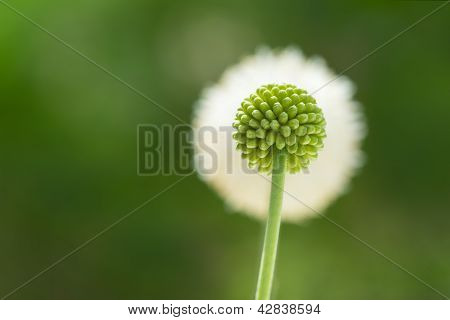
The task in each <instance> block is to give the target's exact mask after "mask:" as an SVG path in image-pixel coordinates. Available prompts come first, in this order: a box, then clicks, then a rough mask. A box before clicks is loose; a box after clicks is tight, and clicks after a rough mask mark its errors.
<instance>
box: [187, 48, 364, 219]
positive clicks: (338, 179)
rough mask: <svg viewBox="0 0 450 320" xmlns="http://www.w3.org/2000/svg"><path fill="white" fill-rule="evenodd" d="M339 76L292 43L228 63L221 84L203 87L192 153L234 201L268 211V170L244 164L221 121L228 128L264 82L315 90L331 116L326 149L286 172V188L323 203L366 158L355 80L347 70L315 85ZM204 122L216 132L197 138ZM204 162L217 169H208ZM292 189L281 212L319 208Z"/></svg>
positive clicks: (241, 207) (248, 209)
mask: <svg viewBox="0 0 450 320" xmlns="http://www.w3.org/2000/svg"><path fill="white" fill-rule="evenodd" d="M335 77H336V74H335V73H333V72H332V71H331V70H330V69H329V68H328V67H327V66H326V64H325V62H324V61H323V60H322V59H321V58H317V57H314V58H309V59H308V58H306V57H305V56H304V55H303V54H302V52H301V51H300V50H299V49H297V48H293V47H289V48H286V49H284V50H276V51H275V50H270V49H268V48H262V49H259V50H258V51H257V52H256V54H255V55H253V56H249V57H246V58H245V59H243V61H242V62H240V63H238V64H237V65H235V66H233V67H231V68H229V69H228V70H227V71H226V72H225V73H224V75H223V76H222V78H221V79H220V81H219V82H218V83H217V84H215V85H213V86H211V87H209V88H206V89H205V90H204V91H203V93H202V95H201V97H200V99H199V101H198V103H197V105H196V108H195V114H194V119H193V126H194V133H195V136H196V139H195V159H196V165H197V168H198V171H199V173H200V176H201V177H202V178H203V180H204V181H206V183H208V184H209V185H210V186H211V187H212V188H213V189H215V190H216V191H217V192H218V193H219V194H220V195H221V196H222V197H223V198H224V199H225V201H226V203H227V204H228V205H229V206H230V207H231V208H233V209H235V210H238V211H242V212H245V213H248V214H250V215H253V216H255V217H258V218H265V216H266V214H267V209H268V205H269V193H270V186H271V185H270V182H269V181H267V179H268V178H267V176H264V177H263V176H261V175H260V174H258V173H256V171H254V172H250V170H249V169H247V168H246V161H244V160H243V159H241V152H240V151H237V150H236V149H235V142H234V141H233V140H232V139H231V132H232V131H231V130H223V128H231V124H232V122H233V119H234V116H235V113H236V110H237V108H238V107H239V106H240V103H241V102H242V100H243V99H244V98H246V97H248V96H249V94H251V93H253V92H255V90H256V89H257V88H258V87H259V86H261V85H264V84H268V83H291V84H293V85H296V86H298V87H299V88H302V89H306V90H307V91H308V93H309V94H312V95H313V96H314V98H316V100H317V103H318V105H319V106H320V108H321V109H322V110H323V113H324V117H325V119H326V121H327V126H326V132H327V138H326V140H325V146H324V149H323V150H322V151H321V153H320V155H319V157H318V159H317V160H315V161H313V162H312V164H311V166H310V167H309V169H308V171H307V172H301V173H297V174H294V175H287V176H286V182H285V190H286V191H287V192H289V193H290V194H291V195H292V196H294V197H296V198H298V199H300V200H301V202H303V203H305V204H306V205H307V206H309V207H311V208H313V209H314V210H317V211H319V212H321V211H322V210H324V209H325V208H326V207H327V206H328V205H329V204H330V203H331V202H332V201H333V200H335V199H336V198H337V197H338V196H339V195H341V194H342V193H343V192H345V191H346V189H347V185H348V183H349V180H350V179H351V177H352V176H353V175H354V174H355V170H356V169H357V168H358V167H359V166H360V165H361V162H362V153H361V151H360V144H361V140H362V139H363V138H364V135H365V124H364V121H363V118H362V115H361V110H360V106H359V104H358V103H357V102H356V101H354V100H353V94H354V87H353V85H352V83H351V82H350V81H349V80H348V79H347V78H345V77H340V78H338V79H336V80H334V81H333V82H331V83H329V84H328V85H326V86H324V87H323V88H322V89H320V90H318V91H317V92H315V91H316V90H317V89H319V88H320V87H322V86H323V85H324V84H326V83H328V82H329V81H330V80H333V79H334V78H335ZM205 127H208V128H214V129H215V130H216V132H219V133H218V134H217V135H215V134H212V131H211V130H208V131H211V134H202V137H201V140H202V141H200V140H199V136H198V130H199V129H200V128H205ZM213 153H214V156H212V154H213ZM199 166H201V168H200V167H199ZM205 167H206V168H214V170H212V171H211V172H206V170H204V168H205ZM292 196H289V195H287V194H285V196H284V200H283V209H282V217H283V219H284V220H289V221H298V220H301V219H302V218H304V217H307V216H312V215H314V214H315V213H314V211H313V210H311V209H310V208H308V207H307V206H305V205H304V204H302V203H301V202H300V201H298V200H296V199H295V198H293V197H292Z"/></svg>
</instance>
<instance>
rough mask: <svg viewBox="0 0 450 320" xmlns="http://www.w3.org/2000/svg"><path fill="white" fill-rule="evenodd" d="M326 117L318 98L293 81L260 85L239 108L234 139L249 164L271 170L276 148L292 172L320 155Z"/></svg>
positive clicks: (264, 170)
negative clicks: (285, 153)
mask: <svg viewBox="0 0 450 320" xmlns="http://www.w3.org/2000/svg"><path fill="white" fill-rule="evenodd" d="M325 124H326V122H325V119H324V117H323V113H322V110H321V109H320V108H319V107H318V106H317V104H316V100H315V99H314V98H313V97H312V96H310V95H308V94H307V92H306V91H305V90H302V89H299V88H297V87H296V86H294V85H291V84H282V85H277V84H269V85H264V86H261V87H260V88H258V89H257V90H256V93H254V94H251V95H250V97H249V98H246V99H245V100H244V101H243V102H242V103H241V106H240V107H239V109H238V111H237V113H236V118H235V121H234V123H233V127H234V128H235V129H236V130H237V131H236V132H234V133H233V138H234V139H235V140H236V141H237V149H238V150H240V151H241V152H242V157H243V158H245V159H248V162H249V166H250V167H252V168H257V169H258V170H259V171H260V172H271V171H272V160H273V152H274V148H277V149H278V150H285V152H287V153H288V154H289V155H288V163H287V168H288V171H289V172H290V173H296V172H299V171H300V170H301V169H302V168H307V167H308V165H309V164H310V162H311V160H312V159H315V158H317V153H318V151H319V150H320V149H321V148H322V147H323V140H324V138H325V137H326V133H325Z"/></svg>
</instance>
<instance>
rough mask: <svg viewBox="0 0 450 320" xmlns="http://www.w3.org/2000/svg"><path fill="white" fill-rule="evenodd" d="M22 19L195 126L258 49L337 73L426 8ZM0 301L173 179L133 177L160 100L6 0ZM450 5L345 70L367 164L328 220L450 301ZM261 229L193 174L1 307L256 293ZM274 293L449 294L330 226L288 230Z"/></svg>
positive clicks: (219, 10)
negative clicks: (229, 74)
mask: <svg viewBox="0 0 450 320" xmlns="http://www.w3.org/2000/svg"><path fill="white" fill-rule="evenodd" d="M8 3H10V4H11V5H12V6H14V7H15V8H16V9H17V10H19V11H20V12H22V13H23V14H24V15H26V16H27V17H29V18H31V19H32V20H34V21H36V22H37V23H39V24H41V25H42V26H43V27H45V28H47V29H48V30H49V31H51V32H52V33H54V34H55V35H57V36H58V37H60V38H61V39H63V40H64V41H66V42H67V43H69V44H70V45H71V46H73V47H74V48H76V49H77V50H80V51H81V52H83V53H84V54H86V55H87V56H88V57H90V58H91V59H93V60H94V61H96V62H97V63H99V64H100V65H101V66H104V67H105V68H106V69H108V70H110V71H111V72H113V73H114V74H116V75H117V76H119V77H120V78H122V79H124V80H125V81H126V82H128V83H130V84H131V85H133V86H135V87H136V88H138V89H139V90H141V91H142V92H144V93H145V94H147V95H148V96H150V97H151V98H152V99H154V100H155V101H157V102H158V103H160V104H161V105H163V106H165V107H166V108H168V109H170V110H171V111H172V112H173V113H175V114H177V115H178V116H179V117H181V118H182V119H183V120H185V121H190V119H191V115H192V104H193V103H194V102H195V100H196V99H197V97H198V95H199V93H200V91H201V89H202V88H203V87H204V86H205V85H207V84H208V83H212V82H214V81H216V80H217V79H218V78H219V77H220V75H221V73H222V72H223V70H224V69H225V68H226V67H227V66H228V65H231V64H234V63H236V62H238V61H239V59H241V58H242V57H243V56H245V55H247V54H249V53H252V52H253V51H254V49H255V48H256V47H257V46H259V45H261V44H268V45H270V46H272V47H283V46H286V45H290V44H295V45H298V46H300V47H301V48H302V49H303V50H304V51H305V53H306V54H307V55H312V54H318V55H321V56H323V57H324V58H325V59H326V60H327V62H328V64H329V65H330V67H331V68H333V69H334V70H336V72H339V71H341V70H344V69H345V68H346V67H348V66H349V65H351V64H352V63H353V62H355V61H356V60H358V59H360V58H361V57H362V56H364V55H365V54H367V53H369V52H370V51H371V50H373V49H374V48H376V47H377V46H379V45H380V44H382V43H383V42H385V41H386V40H388V39H389V38H391V37H392V36H394V35H395V34H397V33H398V32H400V31H401V30H403V29H405V28H406V27H408V26H409V25H411V24H413V23H414V22H416V21H417V20H418V19H420V18H421V17H423V16H424V15H426V14H427V13H429V12H430V11H431V10H433V9H434V8H436V7H437V6H438V5H440V4H442V3H443V2H442V1H441V2H438V1H397V2H381V3H380V2H366V3H361V2H360V1H351V2H342V1H270V2H259V1H245V2H244V1H236V0H229V1H226V2H225V1H224V2H216V1H144V0H136V1H128V2H124V1H117V0H97V1H87V0H80V1H49V0H46V1H34V2H31V1H25V0H20V1H19V0H16V1H13V0H9V1H8ZM0 21H1V25H2V27H1V28H0V45H1V50H0V72H1V77H0V90H1V92H0V93H1V95H0V108H1V110H0V147H1V151H0V254H1V258H0V296H4V295H6V294H7V293H9V292H10V291H11V290H13V289H14V288H16V287H17V286H19V285H21V284H22V283H24V282H25V281H26V280H28V279H29V278H31V277H32V276H34V275H35V274H37V273H38V272H40V271H41V270H43V269H44V268H46V267H48V266H49V265H51V264H52V263H53V262H55V261H56V260H58V259H59V258H61V257H62V256H64V255H65V254H67V253H68V252H70V251H71V250H73V249H74V248H76V247H77V246H78V245H80V244H82V243H83V242H84V241H86V240H87V239H89V238H90V237H92V236H93V235H95V234H96V233H97V232H99V231H100V230H102V229H103V228H105V227H107V226H108V225H110V224H111V223H112V222H114V221H116V220H117V219H118V218H120V217H122V216H123V215H124V214H125V213H127V212H129V211H130V210H131V209H133V208H135V207H137V206H138V205H139V204H141V203H142V202H144V201H145V200H147V199H148V198H150V197H151V196H153V195H155V194H156V193H158V192H159V191H160V190H162V189H163V188H165V187H167V186H169V185H170V184H171V183H173V182H174V181H176V180H177V179H178V177H176V176H168V177H165V176H164V177H163V176H155V177H141V176H137V174H136V127H137V124H139V123H153V124H163V123H171V124H176V123H177V121H176V120H175V119H174V118H172V117H171V116H169V115H167V114H166V113H163V112H161V111H160V110H158V108H156V107H155V106H154V105H152V104H151V103H149V102H148V101H146V100H145V99H142V98H141V97H140V96H138V95H137V94H135V93H134V92H132V91H131V90H129V89H128V88H126V87H125V86H124V85H123V84H121V83H119V82H118V81H116V80H114V79H113V78H112V77H110V76H108V75H107V74H105V73H104V72H102V71H101V70H99V69H98V68H97V67H95V66H93V65H92V64H89V63H87V62H86V61H85V60H84V59H82V58H81V57H80V56H78V55H77V54H75V53H74V52H73V51H71V50H69V49H68V48H66V47H64V46H63V45H62V44H61V43H59V42H58V41H55V39H53V38H51V37H50V36H49V35H48V34H46V33H44V32H42V31H41V30H39V29H38V28H37V27H36V26H34V25H33V24H31V23H30V22H28V21H27V20H25V19H24V18H23V17H20V16H18V15H17V14H16V13H14V12H13V11H11V10H10V9H8V8H7V7H6V6H5V5H3V4H0ZM449 30H450V6H447V7H446V8H444V9H442V10H440V11H439V12H437V13H436V14H434V15H433V16H431V17H430V18H428V19H426V20H425V21H423V22H422V23H421V24H419V25H418V26H417V27H415V28H413V29H412V30H410V31H408V32H407V33H405V34H404V35H403V36H401V37H400V38H398V39H397V40H395V41H394V42H392V43H391V44H390V45H388V46H386V47H385V48H383V49H382V50H380V51H379V52H378V53H376V54H375V55H373V56H371V57H370V58H369V59H367V60H366V61H364V62H363V63H361V64H359V65H357V66H356V67H354V68H353V69H351V70H350V71H349V72H348V73H347V75H348V76H349V77H350V78H351V79H352V80H353V81H354V82H355V83H356V85H357V88H358V91H357V95H356V98H357V99H358V100H359V101H361V103H362V104H363V106H364V110H365V114H366V116H367V120H368V126H369V135H368V137H367V139H366V141H365V144H364V150H365V152H366V154H367V158H368V161H367V164H366V166H365V167H364V169H363V170H362V171H361V173H360V174H359V175H358V176H357V178H356V179H354V180H353V183H352V188H351V191H350V193H349V194H347V195H346V196H344V197H342V198H340V199H339V200H338V201H337V202H335V203H334V204H333V205H332V206H331V207H330V208H329V209H328V210H327V215H328V216H329V217H330V218H332V219H333V220H334V221H336V222H337V223H339V224H341V225H342V226H344V227H345V228H347V229H349V230H350V231H352V232H353V233H354V234H356V235H357V236H359V237H360V238H361V239H363V240H364V241H367V242H368V243H370V244H371V245H373V246H374V247H375V248H377V249H378V250H379V251H381V252H382V253H384V254H385V255H386V256H388V257H390V258H392V259H393V260H395V261H396V262H397V263H399V264H400V265H401V266H403V267H404V268H406V269H407V270H409V271H410V272H412V273H413V274H415V275H417V276H418V277H420V278H421V279H423V280H424V281H425V282H427V283H428V284H429V285H431V286H432V287H434V288H436V289H438V290H440V291H441V292H442V293H444V294H446V295H450V255H449V252H450V237H449V230H450V218H449V205H450V170H449V163H450V151H449V149H448V147H449V142H450V125H449V120H450V108H449V107H450V105H449V101H450V41H449ZM262 235H263V225H262V223H260V222H258V221H255V220H253V219H250V218H248V217H247V216H245V215H241V214H234V213H230V212H229V211H228V210H227V209H226V208H225V206H224V204H223V202H222V201H221V199H220V198H219V197H218V196H216V195H215V194H214V193H213V192H212V191H211V190H210V189H209V188H208V187H207V186H206V185H205V184H204V183H202V182H201V181H200V180H199V179H198V177H197V176H195V175H193V176H190V177H188V178H186V179H185V180H184V181H182V182H180V183H179V184H178V185H176V186H175V187H174V188H173V189H171V190H170V191H168V192H166V193H164V194H163V195H161V196H160V197H158V198H157V199H156V200H154V201H152V202H151V203H150V204H148V205H147V206H146V207H144V208H143V209H141V210H140V211H139V212H137V213H136V214H134V215H133V216H131V217H130V218H129V219H127V220H125V221H123V222H122V223H120V224H119V225H117V226H116V227H114V228H113V229H112V230H110V231H109V232H108V233H106V234H104V235H102V236H101V237H99V238H98V239H97V240H95V241H94V242H92V243H91V244H89V245H88V246H86V247H85V248H84V249H82V250H80V251H79V252H78V253H76V254H74V255H73V256H71V257H70V258H68V259H66V260H65V261H64V262H62V263H61V264H59V265H57V266H56V267H55V268H53V269H52V270H50V271H49V272H47V273H46V274H44V275H42V276H40V277H39V278H37V279H36V280H35V281H33V282H32V283H30V284H29V285H28V286H26V287H24V288H22V289H21V290H19V291H17V292H16V293H15V294H14V295H12V296H11V297H10V298H14V299H251V298H252V297H253V292H254V287H255V283H256V274H257V270H258V259H259V250H260V244H261V240H262ZM277 271H278V272H277V282H276V288H275V295H274V297H275V298H280V299H440V298H442V296H440V295H438V294H437V293H436V292H434V291H433V290H431V289H430V288H429V287H427V286H425V285H424V284H422V283H420V282H419V281H417V280H416V279H414V278H413V277H412V276H410V275H408V274H407V273H406V272H404V271H402V270H400V269H399V268H398V267H396V266H394V265H393V264H391V263H390V262H388V261H386V260H385V259H384V258H382V257H380V256H378V255H376V254H374V253H373V252H372V251H370V250H369V249H368V248H367V247H365V246H364V245H362V244H361V243H359V242H357V241H355V240H354V239H352V238H351V237H349V236H348V235H347V234H345V233H344V232H342V231H341V230H339V229H338V228H337V227H336V226H334V225H332V224H330V223H329V222H327V221H326V220H324V219H320V218H318V219H312V220H309V221H307V222H306V223H304V224H302V225H291V224H286V225H283V226H282V233H281V242H280V250H279V260H278V270H277Z"/></svg>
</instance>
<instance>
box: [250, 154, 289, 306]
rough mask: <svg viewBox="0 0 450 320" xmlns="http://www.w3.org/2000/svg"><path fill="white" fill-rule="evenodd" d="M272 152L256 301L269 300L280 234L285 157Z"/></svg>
mask: <svg viewBox="0 0 450 320" xmlns="http://www.w3.org/2000/svg"><path fill="white" fill-rule="evenodd" d="M273 152H274V154H273V168H272V189H271V191H270V205H269V215H268V217H267V224H266V232H265V235H264V246H263V251H262V255H261V264H260V268H259V276H258V284H257V287H256V297H255V299H256V300H268V299H270V293H271V290H272V281H273V274H274V271H275V260H276V258H277V247H278V235H279V233H280V223H281V206H282V203H283V188H284V178H285V172H286V159H287V155H286V152H285V151H284V150H282V151H279V150H277V149H276V148H274V151H273Z"/></svg>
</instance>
